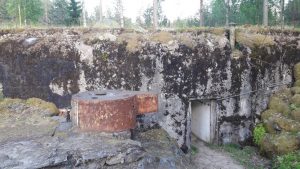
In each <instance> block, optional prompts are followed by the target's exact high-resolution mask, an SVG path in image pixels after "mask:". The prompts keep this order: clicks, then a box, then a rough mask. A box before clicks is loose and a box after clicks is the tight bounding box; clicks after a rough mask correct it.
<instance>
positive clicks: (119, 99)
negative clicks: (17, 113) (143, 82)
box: [71, 90, 158, 132]
mask: <svg viewBox="0 0 300 169" xmlns="http://www.w3.org/2000/svg"><path fill="white" fill-rule="evenodd" d="M157 111H158V97H157V94H154V93H150V92H133V91H115V90H107V91H93V92H84V93H79V94H76V95H74V96H73V97H72V110H71V119H72V122H73V124H74V125H75V126H77V127H78V128H79V129H80V130H81V131H99V132H120V131H126V130H129V129H133V128H135V125H136V116H137V115H139V114H146V113H152V112H157Z"/></svg>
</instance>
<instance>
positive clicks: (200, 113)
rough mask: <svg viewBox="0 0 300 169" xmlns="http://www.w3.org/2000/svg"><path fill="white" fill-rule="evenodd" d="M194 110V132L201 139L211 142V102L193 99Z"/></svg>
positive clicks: (192, 108)
mask: <svg viewBox="0 0 300 169" xmlns="http://www.w3.org/2000/svg"><path fill="white" fill-rule="evenodd" d="M191 110H192V133H193V134H194V135H195V136H196V137H198V138H199V139H201V140H203V141H205V142H207V143H210V142H211V107H210V102H209V103H201V102H198V101H193V102H192V103H191Z"/></svg>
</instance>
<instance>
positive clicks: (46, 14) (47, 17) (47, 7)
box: [44, 0, 49, 25]
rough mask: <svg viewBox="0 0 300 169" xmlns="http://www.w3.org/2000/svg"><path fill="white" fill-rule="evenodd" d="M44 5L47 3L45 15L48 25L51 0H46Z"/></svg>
mask: <svg viewBox="0 0 300 169" xmlns="http://www.w3.org/2000/svg"><path fill="white" fill-rule="evenodd" d="M44 5H45V11H44V12H45V13H44V17H45V22H46V24H47V25H48V24H49V16H48V13H49V0H45V1H44Z"/></svg>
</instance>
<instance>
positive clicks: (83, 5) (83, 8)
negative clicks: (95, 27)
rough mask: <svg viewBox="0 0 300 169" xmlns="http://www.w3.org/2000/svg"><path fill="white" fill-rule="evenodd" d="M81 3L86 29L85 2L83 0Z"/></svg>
mask: <svg viewBox="0 0 300 169" xmlns="http://www.w3.org/2000/svg"><path fill="white" fill-rule="evenodd" d="M81 3H82V18H83V27H86V11H85V3H84V0H82V1H81Z"/></svg>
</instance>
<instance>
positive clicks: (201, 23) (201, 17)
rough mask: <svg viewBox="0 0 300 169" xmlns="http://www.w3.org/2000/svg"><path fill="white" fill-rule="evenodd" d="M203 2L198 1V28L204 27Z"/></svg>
mask: <svg viewBox="0 0 300 169" xmlns="http://www.w3.org/2000/svg"><path fill="white" fill-rule="evenodd" d="M203 8H204V7H203V0H200V10H199V11H200V27H203V26H204V12H203Z"/></svg>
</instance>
